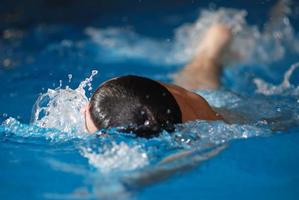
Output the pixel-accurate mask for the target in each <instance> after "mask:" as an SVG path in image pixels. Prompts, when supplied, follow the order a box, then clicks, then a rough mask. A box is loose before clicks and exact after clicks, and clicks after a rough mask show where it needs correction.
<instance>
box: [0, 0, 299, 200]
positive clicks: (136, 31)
mask: <svg viewBox="0 0 299 200" xmlns="http://www.w3.org/2000/svg"><path fill="white" fill-rule="evenodd" d="M29 2H31V3H32V2H33V3H32V4H30V3H26V4H25V3H23V2H18V4H16V5H14V4H13V3H11V2H8V1H7V2H5V3H3V5H4V6H3V7H1V12H2V13H3V16H5V17H4V19H5V20H3V22H2V23H1V27H0V28H1V32H2V35H1V39H0V80H1V82H0V83H1V89H0V91H1V92H0V123H1V125H0V199H174V198H176V199H298V194H297V193H298V189H299V175H298V172H297V169H298V168H299V161H298V157H299V148H298V145H297V144H298V142H299V136H298V132H299V106H298V103H299V86H298V85H299V79H298V75H299V69H298V68H297V65H298V64H296V63H298V62H299V38H298V30H297V29H296V27H298V4H297V2H296V1H294V2H293V5H292V6H291V8H292V9H291V10H292V12H287V13H288V14H286V13H284V14H283V16H282V17H281V18H279V19H278V20H277V21H276V23H274V25H272V26H271V31H269V32H267V31H265V30H266V28H265V27H264V26H265V24H268V25H269V24H270V23H267V13H268V12H269V10H270V7H271V6H272V5H273V4H274V3H275V1H261V2H256V3H236V2H234V3H233V2H222V1H214V3H212V4H211V3H201V2H197V1H190V2H189V1H186V2H184V3H181V2H179V1H178V2H176V3H173V2H172V1H171V4H170V3H169V2H168V1H167V0H165V1H159V2H158V3H156V4H154V3H152V2H151V1H136V2H135V1H124V2H114V1H111V2H110V1H109V2H105V3H103V2H102V3H98V2H95V1H90V2H85V3H82V2H81V1H76V2H74V3H73V4H72V6H70V4H69V3H68V2H67V1H65V2H64V3H65V4H64V6H63V7H61V6H62V5H60V4H59V3H55V2H54V3H52V4H51V3H49V2H48V1H46V0H45V1H29ZM33 5H34V6H33ZM170 5H171V6H170ZM220 7H225V8H224V9H221V8H220ZM17 8H18V9H17ZM229 8H234V10H231V9H229ZM244 10H246V11H247V16H246V17H245V15H246V13H245V12H244ZM62 13H63V14H62ZM153 13H155V14H154V15H153ZM213 20H215V21H217V20H218V21H219V20H220V21H221V22H223V23H227V24H229V25H231V26H232V28H233V29H234V30H235V33H234V37H235V39H234V42H233V44H232V47H231V49H232V51H234V52H239V53H241V54H242V53H243V54H242V55H243V57H242V58H236V57H234V59H232V56H229V55H227V56H228V57H227V58H226V60H225V66H226V67H225V69H224V74H223V77H222V87H221V88H220V89H219V90H218V91H196V92H198V93H199V94H201V95H202V96H204V97H205V98H206V99H207V100H208V101H209V103H210V104H211V105H212V106H214V107H215V108H216V109H217V110H219V111H220V112H222V113H223V114H224V115H225V116H226V117H227V118H228V119H230V120H231V121H233V123H232V124H226V123H223V122H206V121H195V122H190V123H186V124H182V125H178V126H177V128H176V131H175V133H173V134H169V133H167V132H163V133H162V134H161V136H159V137H157V138H152V139H144V138H135V137H134V136H133V135H128V134H123V133H118V132H116V131H115V130H113V129H112V130H108V132H109V135H108V136H106V137H103V136H102V135H101V132H98V133H97V134H95V135H88V134H86V133H84V131H82V130H81V129H80V126H79V125H78V124H80V123H79V122H81V121H80V120H81V116H80V113H79V111H78V110H76V108H79V107H80V106H81V103H82V102H85V101H86V97H87V98H88V97H90V94H91V93H92V91H94V89H95V88H96V87H97V85H99V84H100V83H101V82H102V81H104V80H107V79H109V78H112V77H114V76H118V75H125V74H137V75H142V76H147V77H150V78H153V79H156V80H160V81H165V82H171V74H172V73H174V72H176V71H177V70H179V69H181V68H182V66H183V65H184V64H186V63H187V62H188V61H189V60H190V59H191V57H192V55H193V54H192V53H193V51H192V49H193V46H192V44H197V43H196V42H197V41H196V38H197V37H199V36H200V35H201V34H202V32H203V29H201V28H197V26H196V24H199V25H200V24H203V25H206V26H207V25H209V24H210V23H211V22H213ZM269 26H270V25H269ZM153 27H154V28H153ZM238 27H241V28H240V29H238ZM281 36H282V37H281ZM244 38H247V39H248V38H250V42H247V40H244ZM251 44H253V45H251ZM244 49H245V51H244ZM92 70H97V71H98V74H97V75H95V76H94V77H93V80H92V82H91V85H87V86H86V87H85V91H84V90H79V89H76V88H78V86H79V84H80V83H81V82H82V81H83V80H85V78H87V77H90V75H91V73H92ZM288 73H290V77H287V75H288ZM70 74H71V76H70ZM60 80H61V81H62V82H61V83H60ZM79 88H80V87H79ZM89 88H90V90H89ZM49 89H50V90H49ZM51 92H52V93H51ZM41 94H43V96H42V97H46V98H43V99H44V100H43V101H38V102H39V103H38V104H35V102H36V100H37V99H38V97H39V96H40V95H41ZM51 94H52V95H53V96H51ZM85 95H86V96H85ZM54 101H55V102H58V103H57V104H58V105H57V106H54V107H51V106H50V103H51V102H54ZM65 102H68V103H65ZM47 103H48V104H47ZM34 105H35V106H36V105H39V106H41V107H44V108H48V109H49V113H48V115H47V117H48V118H45V116H43V115H40V116H39V118H38V119H35V120H33V119H32V113H33V114H34V112H36V110H35V109H36V107H34ZM53 105H54V104H53ZM55 105H56V104H55ZM68 106H69V107H68ZM72 106H73V107H72ZM68 108H70V109H69V110H70V111H69V110H68ZM73 108H75V109H73ZM62 109H64V110H63V111H62ZM72 110H74V111H73V112H72ZM43 117H44V118H43ZM45 119H50V120H49V121H47V120H45ZM71 119H74V121H72V120H71ZM55 120H56V121H55ZM74 127H75V128H74ZM178 154H179V155H181V156H177V157H175V158H174V159H172V160H171V159H170V160H169V157H168V156H173V155H178ZM165 159H166V160H165ZM167 159H168V160H167Z"/></svg>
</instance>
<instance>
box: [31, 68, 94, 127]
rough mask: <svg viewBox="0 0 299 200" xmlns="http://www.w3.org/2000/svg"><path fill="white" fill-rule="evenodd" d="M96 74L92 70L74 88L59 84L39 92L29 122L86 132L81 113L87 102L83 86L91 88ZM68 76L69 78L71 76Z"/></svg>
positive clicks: (41, 125)
mask: <svg viewBox="0 0 299 200" xmlns="http://www.w3.org/2000/svg"><path fill="white" fill-rule="evenodd" d="M96 74H97V71H96V70H93V71H92V74H91V76H90V77H89V78H86V79H85V80H84V81H82V82H81V83H80V85H79V86H78V88H76V89H74V90H73V89H71V88H69V87H68V86H66V88H64V89H63V88H61V86H60V87H58V88H56V89H48V91H47V92H46V93H44V94H41V95H40V96H39V98H38V99H37V101H36V102H35V104H34V107H33V112H32V116H31V123H32V124H35V125H37V126H39V127H44V128H56V129H58V130H60V131H63V132H75V133H84V132H86V130H85V126H84V116H83V114H82V113H81V109H82V108H83V107H84V106H85V105H86V104H87V102H88V98H87V97H86V95H85V90H84V88H85V87H87V86H88V87H89V90H90V89H91V81H92V78H93V77H94V76H95V75H96ZM68 77H69V80H70V79H71V76H70V75H69V76H68Z"/></svg>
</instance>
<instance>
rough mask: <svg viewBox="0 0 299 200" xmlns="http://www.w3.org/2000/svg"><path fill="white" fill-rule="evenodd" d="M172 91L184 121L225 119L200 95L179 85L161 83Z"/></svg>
mask: <svg viewBox="0 0 299 200" xmlns="http://www.w3.org/2000/svg"><path fill="white" fill-rule="evenodd" d="M161 84H162V85H163V86H164V87H166V88H167V90H168V91H169V92H170V93H172V95H173V96H174V98H175V99H176V101H177V103H178V104H179V106H180V109H181V111H182V115H183V117H182V118H183V122H186V121H193V120H198V119H199V120H200V119H202V120H223V117H222V116H221V115H220V114H218V113H217V112H215V111H214V110H213V109H212V107H211V106H210V105H209V103H208V102H207V101H206V100H205V99H204V98H203V97H202V96H200V95H198V94H196V93H194V92H191V91H189V90H186V89H185V88H182V87H180V86H177V85H173V84H165V83H161Z"/></svg>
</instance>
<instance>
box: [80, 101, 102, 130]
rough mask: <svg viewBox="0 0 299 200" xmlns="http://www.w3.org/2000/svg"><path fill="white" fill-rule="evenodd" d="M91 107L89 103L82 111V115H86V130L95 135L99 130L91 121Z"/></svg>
mask: <svg viewBox="0 0 299 200" xmlns="http://www.w3.org/2000/svg"><path fill="white" fill-rule="evenodd" d="M89 107H90V105H89V103H88V104H86V106H84V107H83V109H82V114H83V115H84V122H85V129H86V130H87V132H89V133H94V132H96V131H97V130H98V129H97V127H96V126H95V124H94V123H93V121H92V119H91V116H90V111H89Z"/></svg>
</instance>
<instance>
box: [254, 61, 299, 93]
mask: <svg viewBox="0 0 299 200" xmlns="http://www.w3.org/2000/svg"><path fill="white" fill-rule="evenodd" d="M297 68H299V63H295V64H293V65H292V66H291V67H290V68H289V69H288V70H287V71H286V73H285V74H284V78H283V81H282V82H281V83H280V84H279V85H273V84H270V83H267V82H265V81H264V80H262V79H260V78H255V79H254V80H253V82H254V83H255V85H256V87H257V89H256V93H259V94H264V95H292V96H298V95H299V86H295V85H292V84H291V83H290V78H291V76H292V74H293V73H294V71H295V70H296V69H297Z"/></svg>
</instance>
